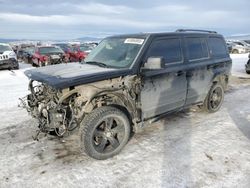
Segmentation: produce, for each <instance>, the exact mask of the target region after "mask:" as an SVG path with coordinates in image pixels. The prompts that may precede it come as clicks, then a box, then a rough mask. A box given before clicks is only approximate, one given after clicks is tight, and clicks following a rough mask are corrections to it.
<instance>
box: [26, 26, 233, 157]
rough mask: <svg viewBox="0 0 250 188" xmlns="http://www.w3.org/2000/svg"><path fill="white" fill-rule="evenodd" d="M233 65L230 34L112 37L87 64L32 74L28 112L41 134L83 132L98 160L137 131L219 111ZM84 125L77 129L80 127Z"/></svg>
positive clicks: (29, 73) (194, 32) (84, 143)
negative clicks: (188, 112)
mask: <svg viewBox="0 0 250 188" xmlns="http://www.w3.org/2000/svg"><path fill="white" fill-rule="evenodd" d="M231 66H232V60H231V59H230V57H229V54H228V50H227V46H226V43H225V41H224V38H223V36H222V35H219V34H217V33H216V32H212V31H203V30H177V31H176V32H172V33H149V34H133V35H119V36H112V37H108V38H105V39H104V40H102V41H101V43H100V44H99V45H98V46H97V47H96V48H95V49H94V50H93V51H92V52H91V53H90V54H89V56H88V57H87V58H86V59H85V61H84V62H81V63H69V64H59V65H52V66H47V67H42V68H37V69H32V70H28V71H26V72H25V74H26V75H27V76H28V77H29V78H30V84H29V90H30V92H31V93H30V94H29V95H28V96H27V98H26V99H27V101H26V102H24V104H26V108H27V110H28V112H30V114H31V115H32V116H33V117H34V118H36V119H37V120H38V127H39V132H43V133H46V134H47V133H48V134H54V135H57V136H59V137H62V136H65V135H69V133H70V132H71V131H73V130H74V129H75V130H76V131H74V132H79V140H80V148H81V149H82V151H84V152H85V153H87V154H88V155H89V156H91V157H93V158H95V159H106V158H109V157H112V156H114V155H116V154H118V153H119V152H120V151H121V150H122V148H123V147H124V146H125V145H126V143H127V142H128V140H129V138H130V135H131V133H132V132H138V131H139V130H141V128H143V127H145V126H146V125H147V124H150V123H152V122H154V121H156V120H158V119H160V117H163V116H164V115H166V114H169V113H172V112H177V111H180V110H182V109H184V108H187V107H190V105H201V106H203V108H204V109H205V110H207V111H208V112H216V111H217V110H218V109H219V108H220V107H221V104H222V102H223V99H224V90H225V89H226V87H227V84H228V80H229V75H230V71H231ZM76 128H77V129H76Z"/></svg>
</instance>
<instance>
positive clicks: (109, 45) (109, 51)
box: [85, 38, 144, 68]
mask: <svg viewBox="0 0 250 188" xmlns="http://www.w3.org/2000/svg"><path fill="white" fill-rule="evenodd" d="M143 42H144V39H142V38H106V39H104V40H103V41H102V42H101V43H100V44H99V45H98V46H97V47H96V48H94V49H93V50H92V51H91V53H90V54H89V55H88V56H87V58H86V59H85V62H86V63H88V62H89V63H91V62H99V63H102V64H105V65H106V66H107V67H115V68H125V67H129V66H130V65H131V64H132V62H133V61H134V59H135V57H136V55H137V54H138V52H139V51H140V49H141V47H142V45H143Z"/></svg>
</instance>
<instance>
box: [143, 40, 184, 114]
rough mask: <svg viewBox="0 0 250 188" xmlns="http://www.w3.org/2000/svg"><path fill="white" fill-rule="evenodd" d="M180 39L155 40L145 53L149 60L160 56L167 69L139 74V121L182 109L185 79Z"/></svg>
mask: <svg viewBox="0 0 250 188" xmlns="http://www.w3.org/2000/svg"><path fill="white" fill-rule="evenodd" d="M182 52H183V50H182V40H181V38H178V37H168V38H156V39H155V40H153V42H152V43H151V45H150V46H149V49H148V51H147V52H146V55H145V58H144V62H145V61H146V60H147V58H149V57H163V58H164V60H165V64H166V68H165V69H162V70H149V71H143V72H142V75H143V76H142V82H143V83H142V90H141V98H140V99H141V109H142V118H143V119H148V118H151V117H154V116H157V115H160V114H163V113H166V112H169V111H172V110H175V109H178V108H181V107H183V105H184V104H185V99H186V92H187V80H186V72H185V71H183V70H182V65H183V60H184V58H183V53H182Z"/></svg>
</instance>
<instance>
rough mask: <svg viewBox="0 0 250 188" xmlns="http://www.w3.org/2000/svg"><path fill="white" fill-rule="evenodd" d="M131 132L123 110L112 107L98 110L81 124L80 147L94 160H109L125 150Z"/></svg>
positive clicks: (86, 117) (87, 116)
mask: <svg viewBox="0 0 250 188" xmlns="http://www.w3.org/2000/svg"><path fill="white" fill-rule="evenodd" d="M130 132H131V129H130V121H129V119H128V117H127V116H126V115H125V114H124V113H123V112H122V111H121V110H119V109H117V108H114V107H111V106H104V107H100V108H96V109H95V110H93V111H92V112H91V113H90V114H88V115H86V116H85V118H84V119H83V121H82V123H81V126H80V131H79V133H80V147H81V150H82V151H83V152H85V153H86V154H87V155H89V156H90V157H92V158H95V159H98V160H103V159H107V158H110V157H113V156H114V155H116V154H118V153H119V152H120V151H121V150H122V149H123V147H124V146H125V145H126V143H127V142H128V139H129V136H130Z"/></svg>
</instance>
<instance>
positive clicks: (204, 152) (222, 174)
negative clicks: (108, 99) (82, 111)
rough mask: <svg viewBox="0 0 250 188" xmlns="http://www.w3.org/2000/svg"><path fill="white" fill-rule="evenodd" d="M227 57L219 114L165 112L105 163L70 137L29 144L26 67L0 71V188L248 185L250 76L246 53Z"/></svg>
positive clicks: (32, 126)
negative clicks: (23, 101) (21, 104)
mask: <svg viewBox="0 0 250 188" xmlns="http://www.w3.org/2000/svg"><path fill="white" fill-rule="evenodd" d="M232 58H233V70H232V74H233V78H232V79H231V83H230V87H229V90H228V92H227V93H226V96H225V101H224V104H223V106H222V108H221V110H220V111H219V112H217V113H214V114H207V113H205V112H202V111H201V110H199V109H198V108H196V107H193V108H191V109H190V110H187V111H184V112H180V113H177V114H174V115H170V116H168V117H166V118H165V119H162V120H161V121H159V122H157V123H155V124H153V125H152V126H150V127H148V128H147V129H145V130H144V131H143V132H142V133H140V134H136V135H134V137H132V138H131V140H130V141H129V143H128V144H127V146H126V147H125V148H124V149H123V151H122V152H121V153H120V154H119V155H117V156H115V157H113V158H111V159H108V160H105V161H97V160H94V159H90V158H88V157H86V156H84V155H80V154H79V150H78V149H79V148H78V144H77V143H78V141H77V137H76V136H72V137H69V138H67V139H66V140H65V142H64V141H63V140H58V139H54V138H42V139H41V140H40V141H39V142H37V141H33V140H32V138H31V135H32V134H33V133H34V132H35V130H36V121H35V120H33V119H31V118H30V117H29V116H28V114H27V113H26V112H25V110H23V109H20V108H17V104H18V100H17V99H18V98H19V97H22V96H24V95H25V94H26V93H27V84H28V80H27V79H26V78H25V76H24V74H23V72H24V71H25V70H27V69H30V68H31V67H30V66H29V65H25V64H21V68H20V70H18V71H14V72H10V71H8V70H2V71H0V111H1V113H0V143H1V147H0V187H249V185H250V105H249V104H250V97H249V95H250V80H249V79H248V78H250V76H249V75H247V74H246V73H245V72H244V64H245V63H246V61H247V55H246V54H245V55H244V54H243V55H232Z"/></svg>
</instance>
